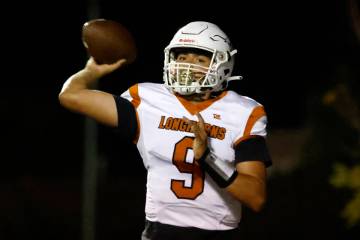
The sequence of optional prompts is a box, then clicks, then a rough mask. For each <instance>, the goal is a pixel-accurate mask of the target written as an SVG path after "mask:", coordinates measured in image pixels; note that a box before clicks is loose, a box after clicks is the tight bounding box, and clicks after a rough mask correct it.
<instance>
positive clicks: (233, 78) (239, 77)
mask: <svg viewBox="0 0 360 240" xmlns="http://www.w3.org/2000/svg"><path fill="white" fill-rule="evenodd" d="M242 79H243V77H242V76H231V77H228V78H227V79H226V81H228V82H230V81H233V80H242Z"/></svg>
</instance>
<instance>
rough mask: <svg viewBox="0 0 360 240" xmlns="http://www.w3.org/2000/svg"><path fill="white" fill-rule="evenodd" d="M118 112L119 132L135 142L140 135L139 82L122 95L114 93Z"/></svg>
mask: <svg viewBox="0 0 360 240" xmlns="http://www.w3.org/2000/svg"><path fill="white" fill-rule="evenodd" d="M114 100H115V104H116V108H117V114H118V127H117V130H118V132H119V133H120V134H121V135H123V136H126V137H128V138H130V139H131V140H133V141H134V142H135V143H136V141H137V138H138V135H139V120H138V115H137V111H136V108H137V107H138V106H139V104H140V97H139V95H138V86H137V84H136V85H134V86H132V87H130V88H129V89H128V90H127V91H125V92H124V93H122V94H121V95H120V96H116V95H114Z"/></svg>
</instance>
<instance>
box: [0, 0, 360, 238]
mask: <svg viewBox="0 0 360 240" xmlns="http://www.w3.org/2000/svg"><path fill="white" fill-rule="evenodd" d="M234 2H236V6H234ZM344 2H346V1H340V0H338V1H336V0H331V1H309V0H306V1H280V2H279V1H276V2H274V1H270V2H269V1H267V2H266V3H260V2H254V1H221V3H224V4H220V2H218V3H211V1H210V2H209V1H207V2H200V1H199V2H195V3H191V4H185V2H172V3H171V4H160V5H159V4H158V3H157V4H156V5H158V7H155V4H154V3H153V2H151V1H148V2H142V3H138V2H134V1H129V2H127V3H126V5H127V6H126V7H125V3H123V2H121V1H113V0H103V1H100V15H99V17H101V18H107V19H113V20H117V21H119V22H121V23H123V25H125V26H127V27H128V29H129V30H130V32H132V33H133V35H134V37H135V40H136V44H137V47H138V57H137V60H136V61H135V63H134V64H132V65H131V66H128V67H126V68H125V69H122V70H120V71H116V72H114V73H113V74H111V75H110V76H108V77H106V78H105V79H103V81H101V82H100V86H99V87H100V89H102V90H105V91H109V92H111V93H114V94H121V93H122V92H123V91H125V90H126V89H127V88H128V87H130V86H131V85H133V84H135V83H137V82H158V83H161V82H162V67H163V58H164V54H163V49H164V47H165V46H166V45H167V44H168V43H169V41H170V40H171V38H172V36H173V34H175V32H176V31H177V29H178V28H180V27H182V26H183V25H185V24H186V23H188V22H190V21H196V20H203V21H209V22H213V23H215V24H217V25H218V26H220V28H222V29H223V30H224V32H225V33H227V35H228V36H229V38H230V39H231V40H232V43H233V45H234V46H235V47H236V48H237V49H238V54H237V56H236V65H235V70H234V75H237V74H240V75H242V76H243V77H244V79H243V80H242V81H239V82H232V83H230V86H229V88H230V89H232V90H235V91H237V92H238V93H240V94H243V95H246V96H249V97H252V98H254V99H256V100H257V101H259V102H260V103H262V104H263V105H264V106H265V109H266V111H267V114H268V117H269V129H270V130H271V129H297V128H301V127H303V126H304V125H306V123H307V119H308V118H309V116H308V108H309V106H311V102H310V99H312V97H313V96H316V95H319V94H322V93H323V92H324V91H325V90H326V89H328V88H329V87H331V86H332V84H333V80H332V79H333V78H332V76H333V75H334V74H335V71H336V70H335V66H337V65H339V64H357V61H358V56H359V55H358V54H359V46H358V45H356V43H355V36H354V35H353V33H352V29H351V25H350V23H349V21H350V20H349V18H348V15H347V6H346V4H345V3H344ZM188 3H190V2H188ZM170 5H171V6H170ZM159 6H160V7H159ZM140 9H141V10H140ZM9 11H11V12H13V13H14V15H13V16H12V17H11V18H7V19H6V21H5V22H6V23H5V24H3V26H2V27H3V33H5V34H2V36H3V37H2V40H3V41H4V45H3V48H4V49H6V50H3V52H2V58H3V61H2V62H3V63H2V65H3V74H2V76H3V77H2V86H1V89H2V93H1V97H0V104H1V109H2V117H1V125H2V134H1V135H2V139H3V141H2V151H3V154H2V156H3V157H2V167H1V168H0V173H1V178H0V179H3V180H2V181H1V182H0V184H1V185H2V186H3V189H5V190H3V192H2V193H0V194H1V195H0V196H2V198H3V201H4V202H3V203H1V204H2V208H4V209H13V210H8V211H7V213H9V215H10V214H11V215H10V216H11V217H9V216H8V217H6V216H1V215H0V218H3V219H7V220H0V224H3V225H2V226H5V227H3V228H1V227H0V230H2V231H4V232H5V234H4V236H7V235H6V234H10V233H12V231H13V230H12V229H13V228H14V226H25V227H24V229H25V230H22V231H20V232H21V233H19V235H18V237H19V238H20V237H23V236H25V235H27V234H28V232H29V231H30V230H29V229H38V228H37V227H35V223H34V226H33V225H26V222H28V221H31V217H29V216H32V214H35V215H36V213H35V212H38V211H37V210H33V208H32V207H30V206H35V207H38V208H39V209H40V212H41V206H42V203H43V202H46V200H44V199H52V198H51V197H49V196H50V195H51V194H48V195H46V194H45V195H46V197H41V196H35V195H36V193H37V192H39V191H40V192H41V191H43V190H41V189H44V188H49V189H56V187H58V188H59V189H62V190H59V192H61V191H64V195H63V196H61V194H59V196H60V198H61V199H63V200H64V201H65V200H66V199H67V197H66V196H68V195H66V194H69V192H70V193H72V194H73V195H71V196H72V197H73V198H74V199H75V200H73V201H71V200H69V202H70V203H68V204H69V205H68V206H69V209H75V210H73V212H71V210H69V213H68V214H69V215H72V214H73V215H75V216H78V215H79V212H78V211H80V207H79V201H80V200H79V199H80V197H79V194H80V187H81V174H82V169H83V155H84V153H83V148H84V143H83V134H84V118H83V117H82V116H80V115H77V114H74V113H71V112H68V111H67V110H65V109H63V108H62V107H61V106H60V105H59V102H58V98H57V96H58V93H59V91H60V89H61V87H62V84H63V83H64V81H65V80H66V78H67V77H69V76H70V75H71V74H73V73H75V72H76V71H78V70H80V69H81V68H82V67H83V66H84V64H85V62H86V59H87V55H86V51H85V48H84V47H83V45H82V42H81V28H82V25H83V23H85V22H86V21H87V20H89V17H88V16H87V3H86V1H83V0H82V1H70V0H62V1H48V2H45V3H44V2H42V3H41V5H40V3H39V4H37V3H33V2H31V3H25V5H21V7H19V6H11V7H10V8H9ZM4 63H5V65H4ZM99 151H100V154H101V155H102V156H103V158H105V159H107V163H106V164H105V165H104V166H103V170H104V169H105V170H104V171H105V172H106V173H104V174H105V175H106V174H108V176H117V175H118V174H119V175H120V174H124V175H125V176H127V175H131V176H138V178H139V179H140V180H139V181H138V182H137V183H134V185H135V186H137V187H138V188H139V190H138V191H137V192H135V193H134V194H136V196H137V199H139V200H137V202H136V201H135V202H136V204H137V206H138V207H139V206H140V207H139V209H137V210H134V213H133V214H132V216H135V217H137V220H139V219H141V220H140V222H139V223H137V225H136V226H135V227H134V229H135V230H134V231H137V230H138V229H137V228H136V227H139V228H141V226H142V217H143V216H142V215H141V214H142V212H143V203H144V202H143V201H144V200H143V198H144V196H143V195H142V193H143V191H144V189H145V186H144V182H145V169H144V168H143V166H142V162H141V159H140V158H139V156H138V153H137V152H136V149H135V146H133V145H132V144H131V143H129V142H128V140H127V139H126V138H124V137H121V136H117V135H116V134H114V133H113V132H112V130H111V129H108V128H106V127H103V126H99ZM118 159H121V161H118ZM128 160H132V161H128ZM127 168H129V169H130V171H128V170H127ZM114 178H116V177H114ZM64 179H65V180H64ZM117 181H119V182H117ZM120 181H121V180H119V179H116V180H111V181H109V182H108V185H106V184H104V187H103V189H105V190H102V191H104V192H105V193H104V195H102V197H100V202H101V201H104V203H112V201H119V202H121V197H119V196H120V195H118V193H116V194H115V193H113V195H111V193H112V192H111V191H113V190H112V188H111V187H109V186H112V185H117V186H118V185H119V184H120ZM64 182H65V183H64ZM129 191H130V190H129ZM55 192H57V191H55ZM57 193H58V192H57ZM30 195H31V196H35V197H29V196H30ZM45 195H44V196H45ZM65 195H66V196H65ZM9 196H10V197H9ZM54 196H55V195H54ZM54 196H53V197H54ZM104 196H109V197H108V198H107V197H104ZM4 198H8V200H6V199H5V200H4ZM55 198H56V197H54V199H55ZM69 198H71V197H69ZM24 199H27V200H24ZM37 199H38V200H37ZM110 199H111V200H110ZM49 201H50V202H51V200H49ZM11 202H16V203H19V204H20V205H21V206H22V208H21V209H22V210H24V209H25V210H24V211H28V212H27V213H26V214H25V215H22V214H20V215H21V216H23V219H22V220H9V219H16V217H15V216H14V214H13V213H14V212H16V210H14V209H17V207H16V206H14V207H13V208H11V207H10V208H9V207H7V206H6V204H10V203H11ZM50 205H51V204H49V206H50ZM54 205H56V204H54ZM51 206H52V205H51ZM71 207H72V208H71ZM77 207H79V209H78V210H76V209H77ZM50 208H51V207H49V209H50ZM60 208H61V207H60ZM29 209H31V210H29ZM124 209H126V208H125V207H124ZM46 211H48V210H44V212H46ZM122 211H123V209H122V208H121V209H120V208H118V209H115V210H114V211H113V212H112V211H111V210H110V209H105V207H103V214H99V218H104V219H105V221H106V219H108V218H111V217H109V216H110V215H111V214H112V213H114V214H120V213H121V212H122ZM29 212H30V213H29ZM105 213H109V214H108V215H106V214H105ZM5 214H6V212H5ZM29 214H30V215H29ZM64 214H65V213H64ZM122 214H125V215H126V216H127V214H129V215H131V214H130V213H122ZM138 215H139V216H138ZM24 216H27V217H24ZM36 216H37V215H36ZM44 216H47V215H46V213H44ZM135 217H134V218H135ZM114 218H116V217H114ZM34 219H39V218H34ZM41 219H42V220H41V221H40V220H39V224H42V223H44V222H46V220H44V219H47V218H46V217H43V218H41ZM69 219H70V218H69ZM54 221H55V220H54ZM73 221H74V222H73V223H69V225H66V226H67V227H68V228H67V229H68V230H67V231H68V232H70V233H74V234H75V237H73V239H79V238H78V236H79V232H78V229H77V228H76V227H73V226H77V225H76V224H78V222H79V217H78V218H75V220H73ZM133 221H135V220H133ZM14 222H15V223H14ZM19 222H22V223H19ZM55 222H56V221H55ZM69 222H71V220H69ZM130 222H131V221H130ZM4 224H5V225H4ZM17 224H18V225H17ZM19 224H20V225H19ZM99 224H100V223H99ZM100 225H101V224H100ZM105 228H106V227H105ZM114 228H116V227H115V226H114ZM4 229H5V230H4ZM9 229H10V230H9ZM50 229H51V228H50ZM69 229H70V230H69ZM73 229H75V230H73ZM106 229H110V227H109V226H107V228H106ZM121 229H123V228H122V227H119V228H118V230H117V231H118V233H117V234H120V233H119V232H121ZM39 231H40V230H39ZM53 231H54V232H60V230H58V229H56V228H55V227H54V229H53ZM65 232H66V231H65ZM105 232H106V230H104V236H106V233H105ZM117 234H115V235H114V236H118V235H117ZM35 235H37V236H46V237H49V236H52V235H51V233H50V230H49V233H48V234H44V233H37V234H35V233H34V236H35ZM0 236H1V234H0ZM55 239H61V238H60V237H59V238H55ZM64 239H65V238H64ZM67 239H70V238H69V236H67ZM103 239H112V238H111V236H107V238H106V237H105V238H103ZM118 239H121V238H118Z"/></svg>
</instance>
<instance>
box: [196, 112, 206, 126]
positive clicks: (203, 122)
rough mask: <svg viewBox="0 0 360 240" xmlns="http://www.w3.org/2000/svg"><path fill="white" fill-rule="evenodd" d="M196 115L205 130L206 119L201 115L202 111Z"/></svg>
mask: <svg viewBox="0 0 360 240" xmlns="http://www.w3.org/2000/svg"><path fill="white" fill-rule="evenodd" d="M196 116H197V118H198V119H199V124H198V125H199V127H200V129H201V130H205V121H204V119H203V117H202V116H201V114H200V113H197V114H196Z"/></svg>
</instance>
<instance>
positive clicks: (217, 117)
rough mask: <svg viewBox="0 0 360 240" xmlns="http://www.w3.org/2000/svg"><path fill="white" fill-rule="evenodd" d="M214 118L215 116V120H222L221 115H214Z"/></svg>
mask: <svg viewBox="0 0 360 240" xmlns="http://www.w3.org/2000/svg"><path fill="white" fill-rule="evenodd" d="M213 116H214V118H215V119H218V120H221V116H220V114H216V113H214V114H213Z"/></svg>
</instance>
